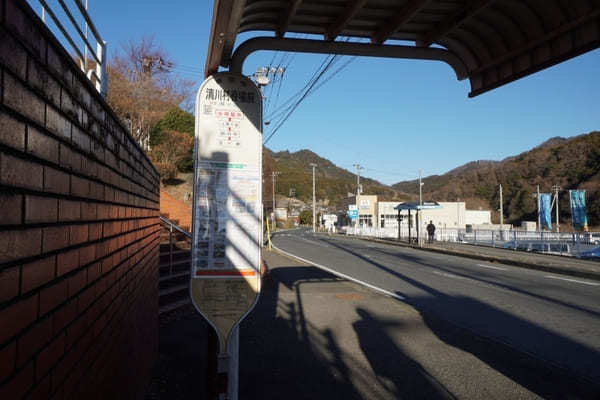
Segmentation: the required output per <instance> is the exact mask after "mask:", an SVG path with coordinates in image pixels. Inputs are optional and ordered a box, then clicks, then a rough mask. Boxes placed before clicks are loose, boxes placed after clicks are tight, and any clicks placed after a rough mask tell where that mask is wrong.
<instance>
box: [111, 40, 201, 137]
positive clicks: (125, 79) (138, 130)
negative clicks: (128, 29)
mask: <svg viewBox="0 0 600 400" xmlns="http://www.w3.org/2000/svg"><path fill="white" fill-rule="evenodd" d="M173 66H174V63H173V62H172V61H171V60H170V59H169V56H168V54H167V53H166V52H165V51H164V50H162V49H160V48H159V47H158V46H157V45H156V44H155V43H154V38H153V37H152V36H144V37H142V39H141V40H140V41H139V42H131V41H130V42H128V43H126V44H124V45H122V49H121V52H120V53H119V54H118V55H117V56H115V57H113V59H112V61H111V62H110V63H109V65H108V75H109V80H108V98H107V101H108V103H109V104H110V106H111V107H112V109H113V110H114V111H115V112H116V113H117V115H118V116H119V118H120V119H121V121H122V122H123V124H124V125H125V126H127V127H129V128H130V131H131V134H132V135H133V137H134V139H136V140H137V141H138V142H140V143H143V144H146V143H148V141H149V136H150V132H151V130H152V128H153V127H154V126H155V125H156V124H157V123H158V121H160V120H161V118H163V116H164V115H165V114H166V113H167V111H168V110H170V109H172V108H175V107H178V106H179V105H180V104H185V102H186V100H188V99H189V98H190V94H191V89H192V85H193V82H192V81H188V80H185V79H181V78H180V77H178V76H176V75H174V74H172V73H171V68H172V67H173Z"/></svg>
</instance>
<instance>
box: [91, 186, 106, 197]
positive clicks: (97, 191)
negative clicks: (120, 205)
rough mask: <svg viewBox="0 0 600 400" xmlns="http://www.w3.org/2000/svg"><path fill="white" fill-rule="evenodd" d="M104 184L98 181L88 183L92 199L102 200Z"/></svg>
mask: <svg viewBox="0 0 600 400" xmlns="http://www.w3.org/2000/svg"><path fill="white" fill-rule="evenodd" d="M104 189H105V186H104V185H103V184H101V183H98V182H91V183H90V198H92V199H94V200H104Z"/></svg>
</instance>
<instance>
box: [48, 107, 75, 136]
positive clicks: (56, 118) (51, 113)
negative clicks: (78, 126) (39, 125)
mask: <svg viewBox="0 0 600 400" xmlns="http://www.w3.org/2000/svg"><path fill="white" fill-rule="evenodd" d="M46 128H48V129H49V130H50V131H52V132H54V133H55V134H57V135H58V136H61V137H63V138H65V139H69V140H70V139H71V121H69V119H68V118H66V117H64V116H63V115H62V114H61V113H60V112H58V111H57V110H56V109H55V108H54V107H52V106H47V107H46Z"/></svg>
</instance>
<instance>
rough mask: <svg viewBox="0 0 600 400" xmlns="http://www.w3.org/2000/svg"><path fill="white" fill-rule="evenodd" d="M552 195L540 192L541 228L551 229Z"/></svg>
mask: <svg viewBox="0 0 600 400" xmlns="http://www.w3.org/2000/svg"><path fill="white" fill-rule="evenodd" d="M551 209H552V195H551V194H550V193H540V207H539V211H538V212H539V213H540V224H541V226H542V229H543V228H546V229H550V230H552V217H551V215H552V214H551V212H550V211H552V210H551Z"/></svg>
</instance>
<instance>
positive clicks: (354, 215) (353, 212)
mask: <svg viewBox="0 0 600 400" xmlns="http://www.w3.org/2000/svg"><path fill="white" fill-rule="evenodd" d="M346 214H347V215H348V217H350V219H351V220H355V219H356V218H358V210H348V211H347V212H346Z"/></svg>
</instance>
